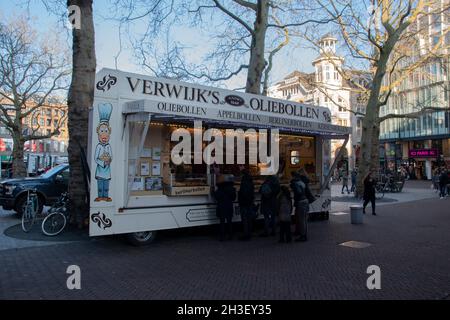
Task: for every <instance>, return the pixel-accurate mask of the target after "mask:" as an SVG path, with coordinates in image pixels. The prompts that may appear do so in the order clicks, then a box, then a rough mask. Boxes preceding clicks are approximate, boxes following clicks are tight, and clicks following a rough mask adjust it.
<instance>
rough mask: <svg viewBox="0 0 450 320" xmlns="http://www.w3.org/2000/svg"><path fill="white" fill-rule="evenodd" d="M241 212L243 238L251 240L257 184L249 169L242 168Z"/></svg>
mask: <svg viewBox="0 0 450 320" xmlns="http://www.w3.org/2000/svg"><path fill="white" fill-rule="evenodd" d="M238 202H239V213H240V214H241V221H242V226H243V230H244V236H243V237H242V238H241V240H250V238H251V235H252V222H253V217H254V202H255V185H254V184H253V178H252V176H251V175H250V173H249V172H248V170H246V169H244V170H242V179H241V186H240V188H239V192H238Z"/></svg>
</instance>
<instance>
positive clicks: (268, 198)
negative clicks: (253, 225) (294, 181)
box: [259, 176, 280, 237]
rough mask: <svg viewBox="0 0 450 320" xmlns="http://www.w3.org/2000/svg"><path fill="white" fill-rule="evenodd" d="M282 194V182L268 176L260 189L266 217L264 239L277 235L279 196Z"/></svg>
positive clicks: (263, 212) (262, 211)
mask: <svg viewBox="0 0 450 320" xmlns="http://www.w3.org/2000/svg"><path fill="white" fill-rule="evenodd" d="M279 192H280V182H279V180H278V177H277V176H268V177H267V178H266V180H265V181H264V183H263V184H262V185H261V187H260V188H259V193H260V194H261V213H262V214H263V216H264V232H263V233H262V234H261V236H263V237H267V236H269V235H271V236H274V235H275V228H276V221H275V220H276V216H277V196H278V193H279Z"/></svg>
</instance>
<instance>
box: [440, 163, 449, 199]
mask: <svg viewBox="0 0 450 320" xmlns="http://www.w3.org/2000/svg"><path fill="white" fill-rule="evenodd" d="M448 180H449V179H448V174H447V170H445V168H443V169H442V170H441V174H440V176H439V191H440V192H439V196H440V198H441V199H444V197H445V194H446V192H447V184H448Z"/></svg>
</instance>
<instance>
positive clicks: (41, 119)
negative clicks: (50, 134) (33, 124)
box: [39, 118, 44, 126]
mask: <svg viewBox="0 0 450 320" xmlns="http://www.w3.org/2000/svg"><path fill="white" fill-rule="evenodd" d="M39 125H41V126H43V125H44V118H40V119H39Z"/></svg>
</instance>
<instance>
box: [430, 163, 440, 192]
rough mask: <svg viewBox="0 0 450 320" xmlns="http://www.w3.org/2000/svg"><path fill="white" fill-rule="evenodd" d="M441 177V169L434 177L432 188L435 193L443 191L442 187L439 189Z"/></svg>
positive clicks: (435, 172) (435, 171)
mask: <svg viewBox="0 0 450 320" xmlns="http://www.w3.org/2000/svg"><path fill="white" fill-rule="evenodd" d="M440 176H441V171H440V170H439V169H436V170H434V172H433V177H432V184H433V185H432V186H433V189H434V191H435V192H439V193H440V191H441V189H440V187H439V179H440Z"/></svg>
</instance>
